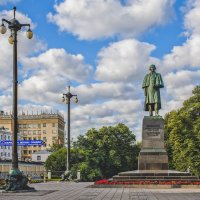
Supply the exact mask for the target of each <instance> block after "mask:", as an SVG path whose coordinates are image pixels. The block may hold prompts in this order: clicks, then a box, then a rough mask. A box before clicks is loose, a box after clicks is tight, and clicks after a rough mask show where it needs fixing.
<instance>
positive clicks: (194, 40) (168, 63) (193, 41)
mask: <svg viewBox="0 0 200 200" xmlns="http://www.w3.org/2000/svg"><path fill="white" fill-rule="evenodd" d="M199 13H200V2H199V1H197V0H192V1H190V9H189V10H187V12H186V15H185V17H184V26H185V32H184V34H185V35H186V36H187V40H186V42H185V43H184V44H183V45H181V46H175V47H174V48H173V49H172V51H171V53H169V54H167V55H165V56H164V58H163V65H164V66H165V70H164V71H167V72H169V71H171V70H174V69H176V70H180V69H186V68H187V69H188V68H194V69H197V68H199V67H200V58H199V55H200V28H199V23H200V14H199Z"/></svg>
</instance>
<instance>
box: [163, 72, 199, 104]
mask: <svg viewBox="0 0 200 200" xmlns="http://www.w3.org/2000/svg"><path fill="white" fill-rule="evenodd" d="M199 77H200V70H198V71H188V70H184V71H178V72H176V73H173V72H171V73H169V74H167V75H166V76H165V81H166V91H167V93H168V95H170V96H171V97H173V100H179V101H180V100H182V101H184V100H186V99H187V98H189V97H190V96H191V95H192V90H193V89H194V87H195V86H196V85H198V84H199V83H200V82H199Z"/></svg>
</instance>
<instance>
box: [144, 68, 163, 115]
mask: <svg viewBox="0 0 200 200" xmlns="http://www.w3.org/2000/svg"><path fill="white" fill-rule="evenodd" d="M149 70H150V73H149V74H147V75H146V76H145V77H144V81H143V85H142V88H143V89H144V95H145V104H144V110H145V111H149V115H150V116H153V111H155V115H156V116H158V115H159V114H158V111H159V110H160V109H161V99H160V88H163V87H164V83H163V80H162V76H161V75H160V74H159V73H156V66H155V65H151V66H150V67H149Z"/></svg>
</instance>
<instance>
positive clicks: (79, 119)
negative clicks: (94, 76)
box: [71, 99, 142, 137]
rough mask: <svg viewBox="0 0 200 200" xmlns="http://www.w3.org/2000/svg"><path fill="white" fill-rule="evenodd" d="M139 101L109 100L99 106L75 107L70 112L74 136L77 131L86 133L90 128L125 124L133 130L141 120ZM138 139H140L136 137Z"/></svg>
mask: <svg viewBox="0 0 200 200" xmlns="http://www.w3.org/2000/svg"><path fill="white" fill-rule="evenodd" d="M141 109H142V105H141V101H140V100H125V99H124V100H118V99H115V100H109V101H105V102H102V103H101V104H86V105H82V106H76V107H75V108H74V109H73V111H72V115H71V116H72V127H73V128H74V130H76V131H77V132H76V131H74V136H77V135H78V134H80V133H79V131H82V133H84V132H86V131H87V129H90V128H91V127H94V128H100V127H101V126H109V125H113V124H117V123H125V124H126V125H128V126H129V127H130V128H133V127H134V126H136V125H137V124H138V123H139V120H141V118H140V117H138V116H139V115H141ZM138 137H140V136H139V135H138Z"/></svg>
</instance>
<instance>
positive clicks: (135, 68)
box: [96, 39, 159, 82]
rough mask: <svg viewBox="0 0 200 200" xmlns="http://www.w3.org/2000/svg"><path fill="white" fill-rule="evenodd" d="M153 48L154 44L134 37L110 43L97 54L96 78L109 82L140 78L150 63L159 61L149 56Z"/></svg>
mask: <svg viewBox="0 0 200 200" xmlns="http://www.w3.org/2000/svg"><path fill="white" fill-rule="evenodd" d="M154 49H155V46H154V45H151V44H148V43H144V42H139V41H138V40H135V39H126V40H122V41H119V42H115V43H112V44H110V46H109V47H107V48H104V49H102V50H101V51H100V52H99V54H98V58H99V60H98V65H97V70H96V78H97V79H98V80H101V81H111V82H112V81H114V82H116V81H122V82H128V81H133V80H134V81H135V80H140V79H141V78H142V75H143V74H144V72H146V71H147V69H148V66H149V65H150V64H152V63H155V64H156V63H159V60H158V59H156V58H153V57H151V56H150V54H151V52H152V51H153V50H154Z"/></svg>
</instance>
